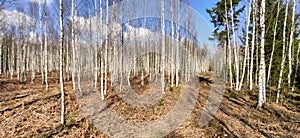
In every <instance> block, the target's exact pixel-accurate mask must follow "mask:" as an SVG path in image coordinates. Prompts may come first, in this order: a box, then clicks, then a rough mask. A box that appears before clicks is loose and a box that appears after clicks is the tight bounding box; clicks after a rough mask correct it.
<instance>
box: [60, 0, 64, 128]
mask: <svg viewBox="0 0 300 138" xmlns="http://www.w3.org/2000/svg"><path fill="white" fill-rule="evenodd" d="M59 14H60V17H59V25H60V46H59V80H60V91H61V121H60V123H61V124H64V123H65V92H64V80H63V43H64V28H63V0H59Z"/></svg>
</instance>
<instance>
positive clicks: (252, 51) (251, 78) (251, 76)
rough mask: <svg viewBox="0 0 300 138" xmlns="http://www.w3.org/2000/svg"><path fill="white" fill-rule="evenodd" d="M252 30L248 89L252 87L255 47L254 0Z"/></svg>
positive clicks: (254, 5)
mask: <svg viewBox="0 0 300 138" xmlns="http://www.w3.org/2000/svg"><path fill="white" fill-rule="evenodd" d="M252 6H253V17H252V20H253V30H252V32H253V33H252V43H251V57H250V59H251V60H250V81H249V89H250V90H252V89H253V64H254V63H253V61H254V47H255V34H256V15H257V12H256V0H253V4H252Z"/></svg>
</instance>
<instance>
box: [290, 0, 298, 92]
mask: <svg viewBox="0 0 300 138" xmlns="http://www.w3.org/2000/svg"><path fill="white" fill-rule="evenodd" d="M295 10H296V0H293V13H292V26H291V34H290V40H289V42H290V43H289V73H288V88H289V90H290V88H291V75H292V72H293V69H292V48H293V41H294V32H295Z"/></svg>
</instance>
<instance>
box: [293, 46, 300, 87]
mask: <svg viewBox="0 0 300 138" xmlns="http://www.w3.org/2000/svg"><path fill="white" fill-rule="evenodd" d="M299 52H300V43H299V46H298V50H297V56H296V69H295V72H296V73H295V77H294V82H293V87H292V92H294V91H295V84H296V79H297V77H298V75H297V72H298V68H299Z"/></svg>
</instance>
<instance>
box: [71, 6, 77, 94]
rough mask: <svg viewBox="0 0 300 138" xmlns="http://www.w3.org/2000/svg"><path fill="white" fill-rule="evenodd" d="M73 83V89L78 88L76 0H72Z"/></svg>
mask: <svg viewBox="0 0 300 138" xmlns="http://www.w3.org/2000/svg"><path fill="white" fill-rule="evenodd" d="M71 14H72V15H71V16H72V39H71V41H72V64H73V68H72V84H73V90H74V91H75V90H76V81H75V71H76V54H75V15H74V14H75V0H72V13H71Z"/></svg>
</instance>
